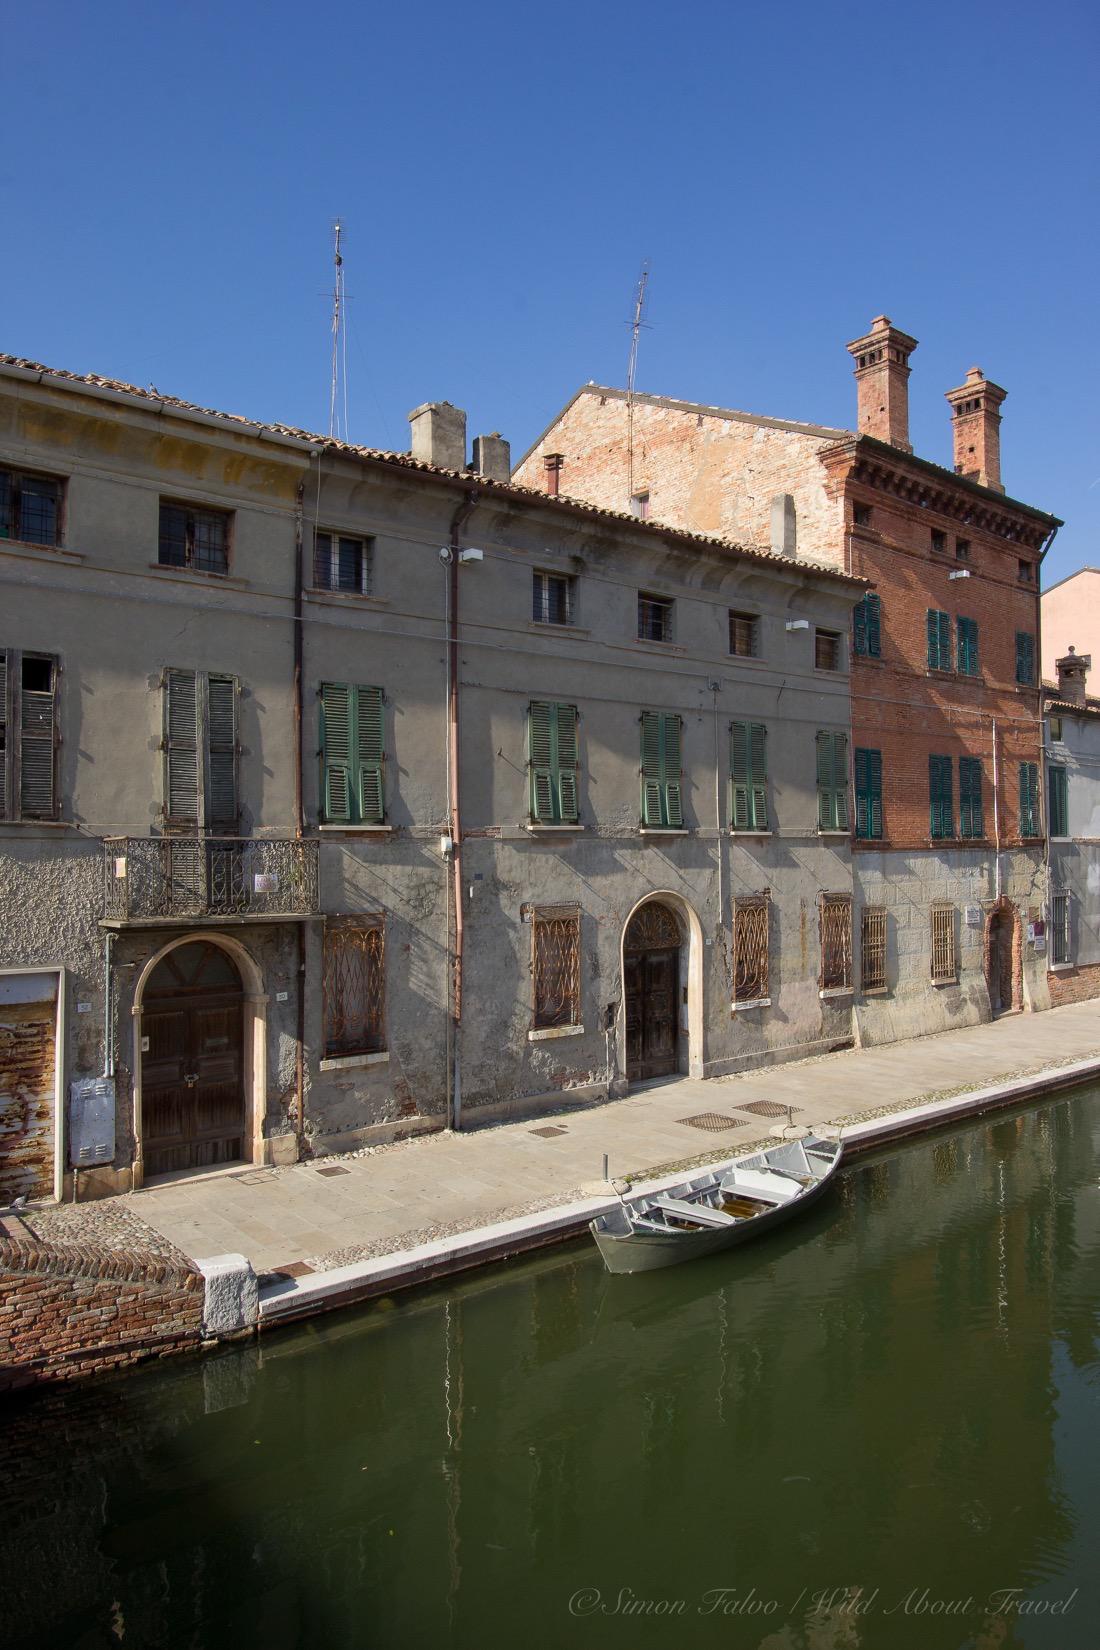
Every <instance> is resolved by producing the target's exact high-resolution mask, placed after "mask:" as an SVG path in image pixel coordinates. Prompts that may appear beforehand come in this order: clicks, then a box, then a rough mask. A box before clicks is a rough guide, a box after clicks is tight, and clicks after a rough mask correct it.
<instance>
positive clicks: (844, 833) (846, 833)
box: [817, 830, 852, 837]
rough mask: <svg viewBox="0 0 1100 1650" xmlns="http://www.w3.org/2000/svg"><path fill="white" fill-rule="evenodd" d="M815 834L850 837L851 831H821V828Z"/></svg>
mask: <svg viewBox="0 0 1100 1650" xmlns="http://www.w3.org/2000/svg"><path fill="white" fill-rule="evenodd" d="M817 834H818V836H843V837H850V836H851V834H852V833H851V831H822V830H819V831H818V833H817Z"/></svg>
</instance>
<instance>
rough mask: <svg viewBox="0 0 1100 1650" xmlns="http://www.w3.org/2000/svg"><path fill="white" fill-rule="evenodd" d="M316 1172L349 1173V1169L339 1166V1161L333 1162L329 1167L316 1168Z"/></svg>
mask: <svg viewBox="0 0 1100 1650" xmlns="http://www.w3.org/2000/svg"><path fill="white" fill-rule="evenodd" d="M317 1173H318V1174H350V1173H351V1170H350V1169H344V1168H341V1166H340V1164H339V1163H333V1164H332V1165H331V1167H329V1168H327V1169H318V1170H317Z"/></svg>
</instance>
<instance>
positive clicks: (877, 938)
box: [859, 905, 886, 991]
mask: <svg viewBox="0 0 1100 1650" xmlns="http://www.w3.org/2000/svg"><path fill="white" fill-rule="evenodd" d="M859 974H860V988H861V990H863V991H885V990H886V907H885V905H865V906H864V907H863V913H862V916H861V918H860V931H859Z"/></svg>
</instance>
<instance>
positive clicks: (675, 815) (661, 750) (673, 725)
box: [641, 710, 684, 830]
mask: <svg viewBox="0 0 1100 1650" xmlns="http://www.w3.org/2000/svg"><path fill="white" fill-rule="evenodd" d="M641 724H642V824H643V825H648V826H650V827H651V828H654V827H655V828H657V829H660V827H662V826H664V827H665V828H666V829H673V830H679V829H680V828H681V827H682V825H683V823H684V798H683V767H682V765H681V757H680V745H681V732H682V728H683V723H682V720H681V718H680V717H679V716H676V715H674V714H672V713H670V712H668V711H662V710H644V711H643V712H642V716H641Z"/></svg>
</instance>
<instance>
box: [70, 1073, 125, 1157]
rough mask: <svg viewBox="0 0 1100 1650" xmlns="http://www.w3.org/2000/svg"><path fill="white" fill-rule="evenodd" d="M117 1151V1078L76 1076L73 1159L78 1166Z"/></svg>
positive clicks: (73, 1087) (72, 1100)
mask: <svg viewBox="0 0 1100 1650" xmlns="http://www.w3.org/2000/svg"><path fill="white" fill-rule="evenodd" d="M114 1155H115V1080H114V1078H113V1077H76V1078H74V1079H73V1081H72V1082H71V1083H70V1084H69V1161H70V1162H71V1163H72V1165H73V1168H74V1169H84V1168H87V1167H88V1166H89V1165H91V1164H93V1163H110V1162H112V1161H113V1159H114Z"/></svg>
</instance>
